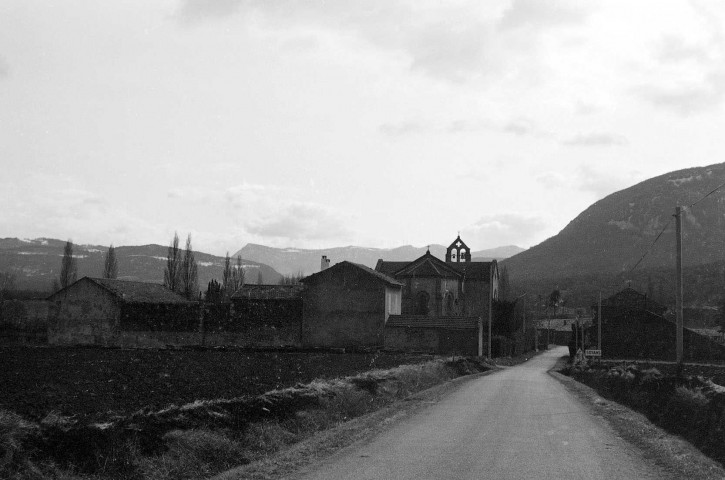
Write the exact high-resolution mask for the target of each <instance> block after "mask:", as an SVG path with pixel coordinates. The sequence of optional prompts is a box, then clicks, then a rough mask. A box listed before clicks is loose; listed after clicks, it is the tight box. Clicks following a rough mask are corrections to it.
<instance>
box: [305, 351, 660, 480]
mask: <svg viewBox="0 0 725 480" xmlns="http://www.w3.org/2000/svg"><path fill="white" fill-rule="evenodd" d="M566 351H567V350H566V348H565V347H563V348H557V349H554V350H552V351H549V352H546V353H544V354H542V355H539V356H538V357H535V358H534V359H532V360H530V361H529V362H526V363H524V364H522V365H519V366H516V367H511V368H508V369H506V370H504V371H501V372H497V373H494V374H492V375H488V376H484V377H481V378H478V379H476V380H472V381H469V382H467V383H465V384H464V385H462V386H461V387H459V388H458V389H456V390H455V391H454V392H452V393H451V394H450V395H447V396H446V397H445V398H444V399H443V400H442V401H440V402H437V403H435V404H433V405H431V406H430V407H428V408H426V409H424V410H423V411H422V412H421V413H419V414H417V415H415V416H413V417H411V418H409V419H407V420H404V421H402V422H400V423H398V424H396V425H395V426H393V427H392V428H391V429H389V430H386V431H385V432H383V433H382V434H380V435H379V436H377V437H375V438H373V439H372V440H371V441H370V442H368V443H365V444H363V445H356V446H353V447H351V448H348V449H346V450H345V451H343V452H340V454H338V455H335V456H333V458H332V459H330V460H328V461H327V462H326V463H323V464H322V465H317V466H314V467H312V469H310V470H308V471H307V473H306V474H305V476H304V477H303V478H305V479H335V480H339V479H489V478H490V479H497V480H501V479H537V480H543V479H577V480H578V479H607V480H612V479H649V478H652V479H654V478H658V479H663V478H668V477H669V475H667V474H666V473H665V472H663V471H660V469H659V468H658V467H657V466H656V465H654V464H651V463H650V462H649V461H648V460H647V459H645V458H643V457H642V456H641V454H640V453H639V451H638V450H637V449H636V448H634V447H633V446H632V445H630V444H629V443H627V442H626V441H624V440H622V439H621V438H619V437H617V436H616V434H615V433H614V432H613V431H612V430H611V429H610V428H609V427H608V426H607V424H606V423H605V422H604V420H603V419H601V418H599V417H595V416H592V415H590V414H589V412H588V410H587V407H586V406H585V405H583V404H582V403H581V402H580V401H579V400H577V398H575V397H574V396H573V395H571V394H570V393H569V392H568V391H567V390H566V388H565V387H564V386H563V385H562V384H561V383H559V382H558V381H557V380H556V379H555V378H553V377H552V376H551V375H549V374H548V373H547V371H548V370H549V369H550V368H551V367H552V366H553V365H554V364H555V363H556V360H557V359H558V358H560V357H561V356H562V355H565V354H566Z"/></svg>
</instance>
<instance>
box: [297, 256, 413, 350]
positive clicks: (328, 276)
mask: <svg viewBox="0 0 725 480" xmlns="http://www.w3.org/2000/svg"><path fill="white" fill-rule="evenodd" d="M324 260H326V259H323V262H324ZM325 266H326V265H325V264H324V263H323V268H324V267H325ZM301 282H302V283H303V284H304V286H305V289H304V290H303V291H302V325H303V328H302V343H303V345H304V346H307V347H338V348H382V346H383V344H384V333H385V323H386V321H387V320H388V317H389V316H390V315H395V314H400V302H401V290H402V287H403V285H402V284H401V283H400V282H398V281H396V280H394V279H393V278H390V277H388V276H387V275H385V274H382V273H380V272H377V271H375V270H373V269H371V268H368V267H366V266H364V265H359V264H356V263H352V262H347V261H343V262H340V263H338V264H336V265H334V266H332V267H329V268H324V269H323V270H322V271H321V272H319V273H315V274H314V275H310V276H309V277H306V278H303V279H302V280H301Z"/></svg>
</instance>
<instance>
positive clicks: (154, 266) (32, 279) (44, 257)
mask: <svg viewBox="0 0 725 480" xmlns="http://www.w3.org/2000/svg"><path fill="white" fill-rule="evenodd" d="M65 244H66V242H65V241H64V240H57V239H53V238H37V239H32V240H28V239H18V238H12V237H10V238H0V271H8V270H9V271H15V272H17V273H18V278H17V288H19V289H27V290H37V291H49V290H50V288H51V284H52V281H53V279H54V278H57V277H58V274H59V273H60V265H61V259H62V258H63V248H64V247H65ZM168 248H169V247H168V246H163V245H158V244H154V243H152V244H147V245H127V246H123V245H122V246H117V247H115V250H116V258H117V261H118V266H119V276H118V278H120V279H126V280H139V281H145V282H154V283H162V282H163V278H164V268H165V266H166V255H167V252H168ZM107 251H108V247H106V246H102V245H90V244H75V243H74V244H73V256H74V257H75V258H76V261H77V265H78V278H81V277H84V276H90V277H100V276H101V275H102V272H103V262H104V258H105V254H106V252H107ZM194 257H195V259H196V262H197V264H198V275H199V289H200V290H206V285H207V283H208V282H209V281H210V280H212V279H216V280H218V281H220V280H221V278H222V271H223V270H224V257H218V256H216V255H212V254H208V253H204V252H199V251H194ZM235 258H236V256H235ZM233 261H234V259H233ZM242 263H243V268H244V271H245V275H246V277H247V278H246V280H247V282H250V283H252V282H256V281H257V276H258V274H259V273H260V272H261V273H262V279H263V281H264V283H278V282H279V280H280V279H281V278H282V276H281V275H280V274H279V272H277V271H276V270H274V269H273V268H271V267H270V266H269V265H266V264H264V263H260V262H255V261H253V260H248V259H242Z"/></svg>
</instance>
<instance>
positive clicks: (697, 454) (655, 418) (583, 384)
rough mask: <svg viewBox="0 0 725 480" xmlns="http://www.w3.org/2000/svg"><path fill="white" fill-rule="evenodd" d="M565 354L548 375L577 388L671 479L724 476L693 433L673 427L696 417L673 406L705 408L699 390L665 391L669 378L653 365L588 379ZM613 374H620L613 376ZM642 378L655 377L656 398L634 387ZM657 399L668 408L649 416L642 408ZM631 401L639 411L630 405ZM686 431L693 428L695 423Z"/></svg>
mask: <svg viewBox="0 0 725 480" xmlns="http://www.w3.org/2000/svg"><path fill="white" fill-rule="evenodd" d="M565 358H566V357H563V358H562V360H561V361H560V362H559V363H558V364H557V367H555V368H554V370H552V371H551V372H550V374H551V375H552V376H554V377H555V378H557V379H558V380H559V381H560V382H561V383H562V384H564V386H565V387H566V388H567V389H568V390H570V391H571V392H572V393H574V394H575V395H576V396H577V397H578V398H579V399H580V400H581V401H582V403H583V404H584V405H585V406H587V407H588V408H589V409H590V410H591V413H592V414H593V415H596V416H599V417H601V418H603V419H604V420H605V421H606V422H607V423H608V424H609V425H610V426H611V428H612V429H613V430H614V431H615V432H616V433H617V434H618V435H619V436H620V437H622V438H623V439H625V440H626V441H628V442H629V443H630V444H632V445H634V446H635V447H636V448H639V449H640V450H641V451H642V454H643V455H644V456H645V457H647V458H650V459H652V460H654V461H655V462H656V463H657V464H658V465H660V466H661V467H662V468H664V469H665V470H666V471H668V472H671V473H672V475H673V478H698V479H703V480H711V479H712V480H714V479H722V478H725V469H724V468H723V465H722V464H721V463H720V462H718V461H717V460H715V459H713V458H712V457H710V456H707V455H705V454H704V453H703V452H702V451H701V450H699V449H698V448H696V447H695V446H694V445H693V444H692V443H690V442H691V441H692V440H691V438H687V437H685V438H686V439H685V438H682V437H680V436H675V435H672V433H676V434H678V435H682V433H681V432H678V431H676V429H673V428H672V424H687V423H688V422H690V421H692V418H689V419H688V417H682V416H680V415H677V414H674V411H673V410H672V408H674V406H675V405H678V404H679V405H688V409H689V408H690V407H693V406H695V403H699V407H697V408H700V409H702V407H703V405H702V402H703V397H704V396H705V395H704V394H702V392H701V391H700V392H699V393H694V394H693V393H691V392H690V391H689V388H688V387H684V390H688V392H687V393H683V392H684V390H683V387H682V385H680V387H677V386H672V388H671V393H666V392H667V391H668V390H670V387H668V386H667V385H666V384H667V382H666V381H663V378H662V377H661V374H660V375H658V372H655V371H651V370H647V371H646V372H644V373H643V372H639V373H638V374H636V375H635V373H634V372H633V370H632V369H627V368H620V369H619V370H618V371H617V373H612V374H611V375H610V376H609V378H607V379H605V378H600V379H599V380H598V381H594V380H592V378H586V375H584V374H582V370H575V369H572V368H571V367H570V366H568V365H567V364H566V360H565ZM605 375H606V374H605ZM612 377H618V379H614V380H613V379H612ZM642 381H644V383H645V384H646V383H647V382H655V385H650V387H656V390H657V391H658V392H659V393H658V394H657V396H656V398H655V397H653V396H651V395H646V394H645V393H643V392H644V390H643V389H641V388H637V387H636V386H634V385H635V384H640V385H641V383H642ZM700 381H703V382H706V381H705V380H698V379H694V382H698V383H699V382H700ZM678 390H679V393H678ZM701 394H702V395H701ZM683 395H684V396H683ZM625 397H628V398H629V400H627V398H625ZM693 399H694V400H693ZM691 400H692V401H691ZM618 402H621V403H618ZM693 402H694V403H693ZM658 404H659V405H670V408H665V409H664V410H661V411H660V413H659V414H656V415H655V414H652V412H649V414H648V415H646V413H647V412H644V411H642V410H640V408H641V407H642V406H643V405H650V406H652V407H654V406H655V405H658ZM630 406H631V407H632V408H634V409H635V410H639V411H635V410H632V409H631V408H629V407H630ZM638 407H639V408H638ZM705 410H707V409H705ZM663 417H664V418H666V417H669V420H667V421H665V422H664V423H663V422H662V421H661V420H662V419H663ZM653 422H654V423H653ZM667 422H669V425H667ZM655 423H658V424H655ZM686 430H690V431H691V430H692V428H691V426H690V427H689V428H687V429H686ZM683 436H684V435H683ZM688 440H690V441H688ZM716 448H719V449H720V450H722V448H723V446H722V444H720V445H719V446H717V447H716Z"/></svg>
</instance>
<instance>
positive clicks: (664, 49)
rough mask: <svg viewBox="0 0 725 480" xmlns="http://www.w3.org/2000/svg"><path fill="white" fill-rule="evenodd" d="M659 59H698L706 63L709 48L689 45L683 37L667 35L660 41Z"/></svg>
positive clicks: (667, 60) (661, 60)
mask: <svg viewBox="0 0 725 480" xmlns="http://www.w3.org/2000/svg"><path fill="white" fill-rule="evenodd" d="M656 57H657V60H659V61H660V62H662V63H679V62H686V61H696V62H701V63H706V62H707V61H708V60H709V55H708V50H707V49H706V48H704V47H702V46H695V45H689V44H687V43H686V42H685V40H684V39H683V38H682V37H676V36H672V35H666V36H665V37H663V38H662V40H661V41H660V43H659V45H658V48H657V53H656Z"/></svg>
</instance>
